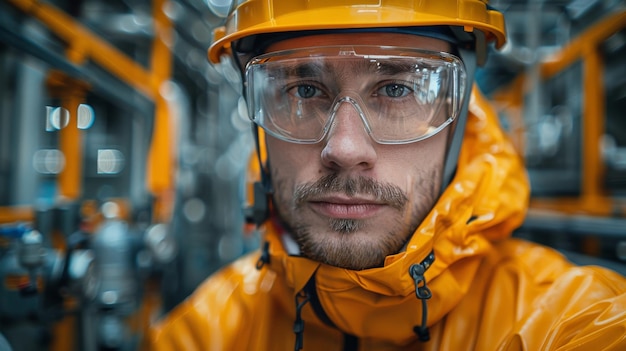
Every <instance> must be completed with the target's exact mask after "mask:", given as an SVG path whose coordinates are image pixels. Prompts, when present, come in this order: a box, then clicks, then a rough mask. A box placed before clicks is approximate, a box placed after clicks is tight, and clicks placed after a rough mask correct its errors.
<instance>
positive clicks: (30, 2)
mask: <svg viewBox="0 0 626 351" xmlns="http://www.w3.org/2000/svg"><path fill="white" fill-rule="evenodd" d="M7 1H8V2H9V3H11V4H13V5H14V6H15V7H17V8H18V9H20V10H22V11H23V12H24V13H27V14H29V15H31V16H33V17H34V18H37V19H38V20H40V21H41V22H42V23H44V24H45V25H46V26H47V27H48V28H49V29H50V30H51V31H52V32H53V33H54V34H55V35H56V36H58V37H59V38H60V39H61V40H63V41H64V42H66V43H67V44H68V53H67V55H68V58H69V59H70V60H71V61H73V62H74V63H81V62H82V61H83V60H85V59H91V60H92V61H94V62H96V63H97V64H99V65H100V66H102V67H103V68H104V69H106V70H107V71H109V72H111V73H112V74H113V75H115V76H117V77H118V78H119V79H121V80H122V81H124V82H126V83H127V84H129V85H131V86H133V87H134V88H136V89H137V90H139V91H140V92H141V93H143V94H144V95H146V96H147V97H148V98H149V99H151V100H153V99H154V94H155V87H154V86H153V84H152V76H151V73H150V72H149V71H148V70H146V69H145V68H143V67H142V66H141V65H139V64H137V63H136V62H135V61H134V60H132V59H131V58H129V57H128V56H126V55H125V54H124V53H122V52H121V51H119V50H118V49H117V48H115V47H114V46H112V45H111V44H110V43H108V42H106V41H105V40H103V39H101V38H100V37H99V36H98V35H96V34H94V33H92V32H91V31H90V30H88V29H87V28H85V27H84V26H83V25H81V24H80V23H78V22H77V21H76V20H74V19H73V18H72V17H70V16H69V15H67V14H66V13H65V12H63V11H61V10H59V9H58V8H56V7H54V6H52V5H49V4H46V3H44V2H40V1H37V0H7Z"/></svg>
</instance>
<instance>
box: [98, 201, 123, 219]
mask: <svg viewBox="0 0 626 351" xmlns="http://www.w3.org/2000/svg"><path fill="white" fill-rule="evenodd" d="M100 210H101V211H102V215H103V216H104V218H108V219H111V218H118V217H119V216H120V205H118V204H117V203H115V202H113V201H107V202H105V203H103V204H102V207H101V208H100Z"/></svg>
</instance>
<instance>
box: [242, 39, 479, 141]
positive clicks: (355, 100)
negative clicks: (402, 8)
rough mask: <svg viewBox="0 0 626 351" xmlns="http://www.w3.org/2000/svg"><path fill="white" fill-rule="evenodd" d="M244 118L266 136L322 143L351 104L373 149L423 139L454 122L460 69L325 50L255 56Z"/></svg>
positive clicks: (431, 60)
mask: <svg viewBox="0 0 626 351" xmlns="http://www.w3.org/2000/svg"><path fill="white" fill-rule="evenodd" d="M245 76H246V84H247V86H246V94H247V101H248V114H249V116H250V119H251V120H252V121H253V122H254V123H256V124H257V125H259V126H260V127H262V128H263V129H264V130H265V131H266V132H267V133H268V134H270V135H272V136H274V137H276V138H278V139H281V140H284V141H289V142H294V143H301V144H312V143H317V142H320V141H321V140H322V139H324V137H325V136H326V135H327V134H328V132H329V130H330V129H331V128H332V126H333V124H334V123H340V119H341V113H342V112H341V111H344V109H342V106H344V104H349V105H351V106H352V108H353V109H354V111H356V112H357V113H358V115H359V116H360V118H361V120H362V122H363V124H364V127H365V130H366V131H367V133H369V135H370V136H371V137H372V138H373V139H374V140H375V141H376V142H378V143H381V144H406V143H412V142H416V141H419V140H424V139H426V138H429V137H431V136H433V135H435V134H437V133H438V132H439V131H441V130H442V129H444V128H445V127H446V126H447V125H449V124H450V123H452V121H454V119H455V118H457V117H458V115H459V112H460V110H461V106H462V103H463V101H462V100H463V96H464V90H465V89H466V88H467V87H466V74H465V69H464V66H463V63H462V62H461V60H459V59H458V58H457V57H455V56H453V55H451V54H447V53H440V52H430V51H423V50H417V49H412V48H400V47H390V46H387V47H381V46H328V47H314V48H302V49H296V50H285V51H279V52H273V53H269V54H265V55H261V56H257V57H255V58H253V59H252V60H250V61H249V63H248V65H247V66H246V71H245Z"/></svg>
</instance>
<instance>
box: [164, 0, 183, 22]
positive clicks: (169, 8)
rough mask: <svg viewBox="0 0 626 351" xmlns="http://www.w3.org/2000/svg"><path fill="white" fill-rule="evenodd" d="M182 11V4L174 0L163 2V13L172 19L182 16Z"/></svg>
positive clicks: (175, 19)
mask: <svg viewBox="0 0 626 351" xmlns="http://www.w3.org/2000/svg"><path fill="white" fill-rule="evenodd" d="M183 12H184V9H183V6H182V5H181V4H179V3H178V2H176V1H166V2H165V3H164V4H163V13H165V15H166V16H167V18H169V19H170V20H172V21H177V20H178V19H179V18H181V17H182V15H183Z"/></svg>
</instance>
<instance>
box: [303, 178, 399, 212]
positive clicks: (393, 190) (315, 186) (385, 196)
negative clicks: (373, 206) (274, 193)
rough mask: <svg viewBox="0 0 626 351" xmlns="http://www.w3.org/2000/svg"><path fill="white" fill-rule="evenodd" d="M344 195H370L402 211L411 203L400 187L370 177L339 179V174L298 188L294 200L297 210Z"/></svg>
mask: <svg viewBox="0 0 626 351" xmlns="http://www.w3.org/2000/svg"><path fill="white" fill-rule="evenodd" d="M333 193H342V194H346V195H347V196H349V197H353V196H355V195H356V194H361V195H369V197H373V198H374V200H375V201H377V202H381V203H385V204H387V205H389V206H391V207H393V208H396V209H398V210H402V209H403V208H404V207H405V206H406V203H407V202H408V201H409V198H408V196H407V195H406V194H405V192H404V191H402V189H400V188H399V187H398V186H396V185H393V184H389V183H383V182H379V181H376V180H374V179H372V178H368V177H363V176H360V177H352V178H346V177H339V176H338V175H337V174H329V175H326V176H323V177H322V178H320V179H318V180H317V181H315V182H311V183H305V184H302V185H299V186H298V187H296V190H295V192H294V199H295V205H296V208H298V207H300V205H302V204H303V203H305V202H307V201H309V200H311V199H315V198H317V197H319V196H323V195H328V194H333Z"/></svg>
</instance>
